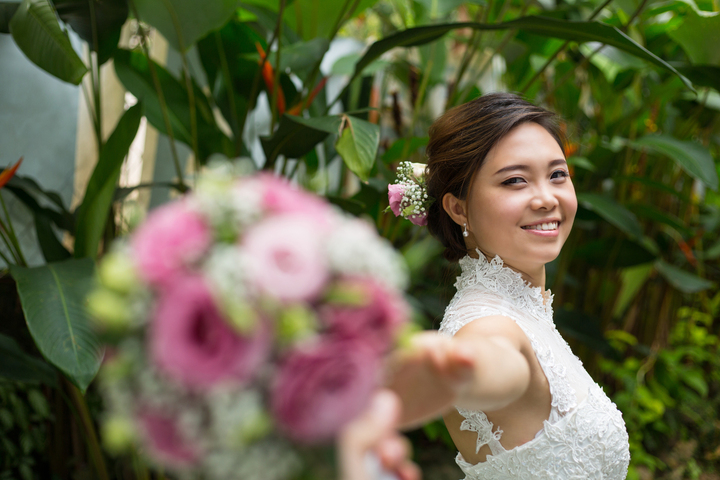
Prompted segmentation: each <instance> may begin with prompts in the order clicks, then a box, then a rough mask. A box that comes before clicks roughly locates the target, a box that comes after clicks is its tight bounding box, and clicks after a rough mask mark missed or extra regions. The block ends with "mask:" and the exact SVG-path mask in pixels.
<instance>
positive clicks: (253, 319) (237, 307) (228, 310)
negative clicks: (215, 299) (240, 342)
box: [222, 300, 258, 335]
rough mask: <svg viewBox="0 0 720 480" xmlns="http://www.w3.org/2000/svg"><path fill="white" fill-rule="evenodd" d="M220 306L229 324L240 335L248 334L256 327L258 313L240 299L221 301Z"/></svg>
mask: <svg viewBox="0 0 720 480" xmlns="http://www.w3.org/2000/svg"><path fill="white" fill-rule="evenodd" d="M222 307H223V311H224V312H225V315H226V316H227V319H228V321H229V323H230V326H231V327H233V328H234V329H235V330H236V331H237V332H238V333H240V334H241V335H247V334H250V333H252V332H253V331H254V330H255V327H257V325H258V314H257V312H256V311H255V309H254V308H253V307H252V306H251V305H250V304H248V303H245V302H243V301H240V300H229V301H223V302H222Z"/></svg>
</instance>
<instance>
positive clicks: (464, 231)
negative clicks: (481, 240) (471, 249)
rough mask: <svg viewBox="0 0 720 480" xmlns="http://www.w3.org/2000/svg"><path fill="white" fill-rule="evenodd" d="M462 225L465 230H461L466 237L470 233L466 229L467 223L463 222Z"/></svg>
mask: <svg viewBox="0 0 720 480" xmlns="http://www.w3.org/2000/svg"><path fill="white" fill-rule="evenodd" d="M463 227H465V230H463V237H465V238H467V236H468V235H470V234H469V233H468V231H467V223H463Z"/></svg>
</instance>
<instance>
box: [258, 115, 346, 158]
mask: <svg viewBox="0 0 720 480" xmlns="http://www.w3.org/2000/svg"><path fill="white" fill-rule="evenodd" d="M341 122H342V120H341V119H340V117H336V116H329V117H314V118H303V117H296V116H294V115H287V114H286V115H283V116H282V118H281V119H280V125H279V126H278V129H277V130H276V131H275V133H274V134H273V135H272V136H270V137H263V138H261V139H260V142H261V143H262V147H263V150H264V151H265V157H266V158H268V159H275V158H277V157H278V155H284V156H285V157H287V158H300V157H302V156H304V155H307V154H308V153H309V152H310V151H311V150H312V149H313V148H315V145H317V144H318V143H320V142H322V141H323V140H325V137H327V136H328V134H330V133H338V132H339V130H340V123H341Z"/></svg>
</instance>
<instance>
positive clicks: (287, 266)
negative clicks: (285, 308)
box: [242, 214, 329, 302]
mask: <svg viewBox="0 0 720 480" xmlns="http://www.w3.org/2000/svg"><path fill="white" fill-rule="evenodd" d="M323 230H324V229H323V226H322V225H321V224H319V223H318V222H315V221H314V219H313V217H309V216H307V215H297V214H280V215H275V216H272V217H270V218H268V219H266V220H264V221H262V222H260V223H259V224H257V225H256V226H254V227H252V228H250V229H248V231H247V233H246V235H245V238H244V239H243V244H242V246H243V249H244V251H245V253H246V268H247V278H248V282H249V283H250V284H251V285H252V286H254V287H255V289H256V290H257V291H258V292H259V293H261V294H263V295H266V296H269V297H271V298H274V299H278V300H280V301H286V302H293V301H304V300H312V299H315V298H317V296H318V295H319V294H320V293H321V292H322V290H323V288H324V287H325V283H326V282H327V279H328V276H329V271H328V267H327V259H326V255H325V254H324V252H323V248H322V239H323Z"/></svg>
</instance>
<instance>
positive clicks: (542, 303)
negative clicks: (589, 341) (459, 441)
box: [440, 252, 630, 480]
mask: <svg viewBox="0 0 720 480" xmlns="http://www.w3.org/2000/svg"><path fill="white" fill-rule="evenodd" d="M478 254H479V259H474V258H471V257H469V256H467V257H465V258H463V259H462V260H460V267H461V268H462V273H461V275H460V276H459V277H458V278H457V282H456V283H455V288H457V293H456V294H455V296H454V297H453V299H452V301H451V302H450V304H449V305H448V307H447V309H446V310H445V317H444V318H443V321H442V323H441V325H440V332H442V333H445V334H447V335H455V333H457V331H458V330H460V328H461V327H463V326H464V325H465V324H467V323H468V322H470V321H472V320H475V319H477V318H481V317H486V316H489V315H503V316H506V317H509V318H511V319H513V320H514V321H515V322H516V323H517V324H518V325H519V326H520V328H521V329H522V330H523V331H524V332H525V334H526V335H527V337H528V339H529V340H530V343H531V345H532V348H533V350H534V351H535V355H536V356H537V359H538V361H539V363H540V366H541V367H542V369H543V372H544V373H545V376H546V377H547V379H548V383H549V385H550V393H551V396H552V403H551V409H550V417H549V418H548V419H547V420H546V421H545V422H544V426H543V429H542V430H540V431H539V432H538V434H537V435H536V436H535V438H534V439H532V440H530V441H529V442H527V443H525V444H523V445H520V446H518V447H515V448H513V449H511V450H506V449H505V448H504V447H503V446H502V444H501V443H500V440H501V438H502V433H503V432H502V430H500V429H499V428H494V425H493V424H492V423H491V422H490V421H489V420H488V418H487V416H486V415H485V414H484V413H483V412H480V411H468V410H464V409H460V408H458V412H460V414H461V415H462V416H463V417H465V420H464V421H463V422H462V425H461V427H460V428H461V430H470V431H473V432H477V433H478V438H477V445H476V452H477V451H479V450H480V447H482V446H483V445H488V446H489V447H490V451H491V452H492V455H488V456H487V459H486V461H484V462H481V463H478V464H476V465H471V464H470V463H468V462H466V461H465V460H464V459H463V457H462V455H461V454H460V453H458V455H457V457H456V459H455V460H456V462H457V464H458V465H459V466H460V468H461V469H462V470H463V472H464V473H465V475H466V476H467V477H466V480H485V479H493V480H500V479H508V480H509V479H548V480H549V479H553V480H558V479H560V480H565V479H568V480H571V479H572V480H574V479H577V480H591V479H593V480H594V479H598V480H599V479H604V480H621V479H624V478H625V477H626V476H627V469H628V464H629V462H630V451H629V444H628V434H627V430H626V429H625V422H624V421H623V418H622V414H621V413H620V411H619V410H618V409H617V407H616V406H615V404H614V403H613V402H612V401H611V400H610V399H609V398H608V397H607V395H605V393H604V392H603V390H602V388H600V386H598V385H597V384H596V383H595V382H594V381H593V379H592V378H591V377H590V375H589V374H588V373H587V371H586V370H585V368H584V367H583V366H582V362H581V361H580V359H579V358H577V357H576V356H575V355H574V354H573V353H572V351H571V350H570V346H569V345H568V344H567V342H566V341H565V340H564V339H563V338H562V336H561V335H560V333H559V332H558V331H557V329H556V328H555V324H554V323H553V319H552V317H553V312H552V295H551V294H550V293H549V291H548V292H547V294H546V295H545V296H543V292H542V291H541V289H540V287H531V286H530V285H529V284H528V283H526V282H525V281H524V280H523V279H522V277H521V275H520V274H519V273H517V272H515V271H513V270H511V269H510V268H508V267H505V266H504V265H503V261H502V260H501V259H500V257H497V256H496V257H495V258H494V259H493V260H492V261H490V262H488V261H487V260H486V258H485V256H484V255H483V254H482V253H480V252H478Z"/></svg>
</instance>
